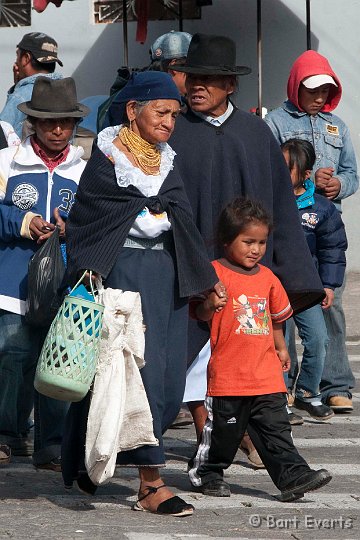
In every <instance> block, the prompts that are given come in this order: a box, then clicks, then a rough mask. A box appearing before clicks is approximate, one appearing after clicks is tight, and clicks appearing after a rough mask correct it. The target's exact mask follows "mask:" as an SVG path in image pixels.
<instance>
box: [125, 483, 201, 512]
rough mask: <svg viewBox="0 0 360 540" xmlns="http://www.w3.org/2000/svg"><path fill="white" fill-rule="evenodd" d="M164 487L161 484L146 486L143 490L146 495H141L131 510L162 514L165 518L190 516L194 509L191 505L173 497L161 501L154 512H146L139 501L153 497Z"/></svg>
mask: <svg viewBox="0 0 360 540" xmlns="http://www.w3.org/2000/svg"><path fill="white" fill-rule="evenodd" d="M163 487H165V484H162V485H161V486H158V487H154V486H146V488H145V489H147V490H148V492H147V493H146V495H143V496H142V497H140V498H139V499H138V500H137V501H136V503H135V504H134V506H133V507H132V509H133V510H137V511H139V512H150V513H152V514H162V515H167V516H175V517H185V516H191V515H192V513H193V512H194V507H193V505H192V504H188V503H187V502H185V501H184V500H183V499H181V498H180V497H177V496H174V497H170V499H167V500H166V501H163V502H162V503H160V504H159V506H158V507H157V509H156V510H148V509H147V508H144V507H143V506H142V505H141V504H140V501H143V500H144V499H146V497H148V496H149V495H153V494H154V493H156V492H157V490H158V489H160V488H163Z"/></svg>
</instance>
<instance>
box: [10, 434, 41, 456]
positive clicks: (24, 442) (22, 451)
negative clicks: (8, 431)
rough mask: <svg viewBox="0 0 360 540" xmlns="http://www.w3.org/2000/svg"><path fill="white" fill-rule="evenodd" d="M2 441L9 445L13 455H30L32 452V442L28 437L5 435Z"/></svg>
mask: <svg viewBox="0 0 360 540" xmlns="http://www.w3.org/2000/svg"><path fill="white" fill-rule="evenodd" d="M4 443H5V444H7V445H8V446H10V448H11V454H12V455H13V456H31V455H32V454H33V452H34V443H33V441H32V439H29V438H28V437H7V438H6V439H5V440H4Z"/></svg>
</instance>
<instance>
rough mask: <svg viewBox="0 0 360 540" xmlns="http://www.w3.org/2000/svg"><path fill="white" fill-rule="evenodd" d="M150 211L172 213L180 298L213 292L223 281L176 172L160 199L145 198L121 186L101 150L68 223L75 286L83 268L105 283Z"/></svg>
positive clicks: (85, 177) (71, 275)
mask: <svg viewBox="0 0 360 540" xmlns="http://www.w3.org/2000/svg"><path fill="white" fill-rule="evenodd" d="M145 206H147V207H148V208H150V209H154V210H156V211H157V212H162V211H166V212H167V213H168V216H169V219H170V221H171V226H172V233H173V238H174V247H175V256H176V268H177V276H178V281H179V295H180V296H181V297H183V298H184V297H188V296H191V295H193V294H196V293H199V292H202V291H204V290H206V289H210V288H212V287H213V285H214V284H215V283H216V282H217V281H218V280H217V278H216V274H215V271H214V269H213V268H212V266H211V264H210V263H209V259H208V256H207V253H206V249H205V246H204V243H203V240H202V238H201V236H200V233H199V231H198V230H197V228H196V226H195V225H194V222H193V218H192V213H191V207H190V205H189V201H188V199H187V196H186V193H185V190H184V185H183V182H182V181H181V178H180V176H179V174H178V172H177V170H176V167H175V168H174V169H173V170H172V171H170V172H169V174H168V176H167V178H166V179H165V181H164V183H163V185H162V186H161V189H160V191H159V194H158V195H157V196H155V197H145V196H144V195H143V194H142V193H141V192H140V191H139V190H138V189H137V188H135V187H134V186H131V185H130V186H128V187H127V188H123V187H119V186H118V184H117V182H116V177H115V171H114V166H113V164H112V163H111V162H110V160H109V159H108V158H107V157H106V156H105V155H104V154H103V153H102V152H101V150H99V149H98V148H97V149H96V150H95V152H94V153H93V155H92V156H91V158H90V160H89V161H88V163H87V166H86V168H85V169H84V172H83V174H82V176H81V179H80V183H79V187H78V190H77V193H76V199H75V203H74V206H73V208H72V210H71V212H70V215H69V218H68V221H67V224H66V237H67V252H68V276H69V278H70V281H71V282H74V280H75V279H76V277H77V275H78V273H79V272H80V271H81V270H83V269H88V270H93V271H94V272H97V273H99V274H101V275H102V276H103V277H104V278H105V279H106V277H107V276H108V275H109V273H110V271H111V269H112V267H113V265H114V263H115V261H116V258H117V256H118V254H119V251H120V249H121V247H122V246H123V244H124V241H125V239H126V237H127V235H128V233H129V230H130V229H131V226H132V224H133V223H134V221H135V219H136V217H137V215H138V214H139V212H141V210H142V209H143V208H144V207H145ZM154 272H156V268H154Z"/></svg>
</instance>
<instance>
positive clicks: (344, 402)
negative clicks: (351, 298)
mask: <svg viewBox="0 0 360 540" xmlns="http://www.w3.org/2000/svg"><path fill="white" fill-rule="evenodd" d="M287 95H288V99H287V101H285V102H284V103H283V104H282V106H281V107H279V108H277V109H274V110H273V111H271V112H269V114H268V115H267V116H266V118H265V121H266V122H267V124H268V125H269V127H270V129H271V130H272V132H273V134H274V135H275V137H276V139H277V140H278V141H279V143H280V144H282V143H284V142H286V141H288V140H289V139H305V140H307V141H309V142H310V143H311V144H312V145H313V147H314V149H315V154H316V161H315V165H314V168H313V174H312V177H313V178H315V184H316V187H317V190H318V191H319V192H320V193H321V194H322V195H324V196H325V197H327V198H328V199H329V200H331V201H333V202H334V203H335V205H336V207H337V208H338V210H339V211H341V206H340V202H341V200H342V199H345V198H346V197H349V196H350V195H352V194H353V193H355V191H356V190H357V189H358V185H359V179H358V175H357V166H356V158H355V153H354V149H353V145H352V143H351V139H350V133H349V129H348V128H347V126H346V125H345V123H344V122H343V121H342V120H341V119H340V118H339V117H338V116H335V115H334V114H333V113H332V111H333V110H334V109H335V108H336V107H337V105H338V104H339V101H340V99H341V95H342V88H341V83H340V80H339V78H338V77H337V75H336V73H335V72H334V71H333V69H332V68H331V66H330V64H329V62H328V60H327V59H326V58H325V57H324V56H322V55H321V54H319V53H317V52H316V51H306V52H304V53H303V54H301V55H300V56H299V58H297V59H296V60H295V62H294V64H293V66H292V68H291V71H290V76H289V80H288V84H287ZM343 288H344V285H343V286H342V287H340V288H337V289H335V298H334V303H333V305H332V307H331V308H330V309H329V310H327V312H326V313H324V317H325V322H326V327H327V332H328V336H329V339H330V341H329V346H328V349H327V355H326V359H325V366H324V371H323V376H322V381H321V384H320V390H321V393H322V400H323V402H324V403H325V404H327V405H329V406H330V407H331V408H332V409H333V410H334V412H342V413H348V412H351V411H352V409H353V406H352V401H351V398H352V395H351V389H352V388H353V387H354V385H355V379H354V376H353V374H352V371H351V368H350V364H349V359H348V356H347V352H346V345H345V316H344V312H343V309H342V292H343ZM292 364H293V362H292ZM291 371H292V370H291Z"/></svg>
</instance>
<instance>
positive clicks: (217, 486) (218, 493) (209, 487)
mask: <svg viewBox="0 0 360 540" xmlns="http://www.w3.org/2000/svg"><path fill="white" fill-rule="evenodd" d="M200 491H201V492H202V493H203V494H204V495H210V497H230V495H231V490H230V486H229V484H227V483H226V482H224V480H221V478H218V479H216V480H210V482H206V484H204V485H202V486H200Z"/></svg>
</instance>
